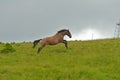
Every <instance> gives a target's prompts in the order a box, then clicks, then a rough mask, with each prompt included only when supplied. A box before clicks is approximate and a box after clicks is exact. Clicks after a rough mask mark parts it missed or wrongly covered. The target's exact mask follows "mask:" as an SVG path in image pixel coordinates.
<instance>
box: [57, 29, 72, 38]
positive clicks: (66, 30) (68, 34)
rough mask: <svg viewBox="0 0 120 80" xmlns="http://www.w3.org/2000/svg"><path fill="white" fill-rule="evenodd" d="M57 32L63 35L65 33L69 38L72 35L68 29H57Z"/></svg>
mask: <svg viewBox="0 0 120 80" xmlns="http://www.w3.org/2000/svg"><path fill="white" fill-rule="evenodd" d="M58 33H61V34H62V35H63V36H64V35H67V36H68V37H69V38H71V37H72V35H71V33H70V31H69V30H68V29H63V30H60V31H58Z"/></svg>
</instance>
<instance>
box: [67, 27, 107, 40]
mask: <svg viewBox="0 0 120 80" xmlns="http://www.w3.org/2000/svg"><path fill="white" fill-rule="evenodd" d="M102 38H105V36H104V35H102V33H100V32H99V31H98V30H96V29H85V30H82V31H81V32H79V33H75V34H74V33H73V34H72V38H71V39H68V38H66V39H68V40H92V39H102Z"/></svg>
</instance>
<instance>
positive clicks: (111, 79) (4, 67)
mask: <svg viewBox="0 0 120 80" xmlns="http://www.w3.org/2000/svg"><path fill="white" fill-rule="evenodd" d="M68 44H69V49H66V48H65V47H64V45H63V44H58V45H55V46H46V47H45V48H44V49H43V50H42V51H41V53H40V54H39V55H37V53H36V52H37V48H35V49H32V43H31V42H23V43H11V45H12V47H13V48H14V49H15V52H12V53H2V52H0V80H120V39H106V40H93V41H69V42H68ZM39 46H40V45H39ZM4 47H5V44H4V43H0V50H3V48H4ZM37 47H38V46H37Z"/></svg>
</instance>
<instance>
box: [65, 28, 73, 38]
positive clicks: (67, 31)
mask: <svg viewBox="0 0 120 80" xmlns="http://www.w3.org/2000/svg"><path fill="white" fill-rule="evenodd" d="M66 35H67V36H69V38H71V37H72V35H71V33H70V31H69V30H66Z"/></svg>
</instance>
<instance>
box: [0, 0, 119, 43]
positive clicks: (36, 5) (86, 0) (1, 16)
mask: <svg viewBox="0 0 120 80" xmlns="http://www.w3.org/2000/svg"><path fill="white" fill-rule="evenodd" d="M119 8H120V0H0V42H21V41H34V40H36V39H40V38H44V37H48V36H52V35H54V34H56V32H57V31H59V30H61V29H69V30H70V32H71V34H72V38H71V39H69V38H68V37H67V36H65V39H67V40H90V39H102V38H112V37H114V31H115V27H116V23H118V22H119V20H120V10H119Z"/></svg>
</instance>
